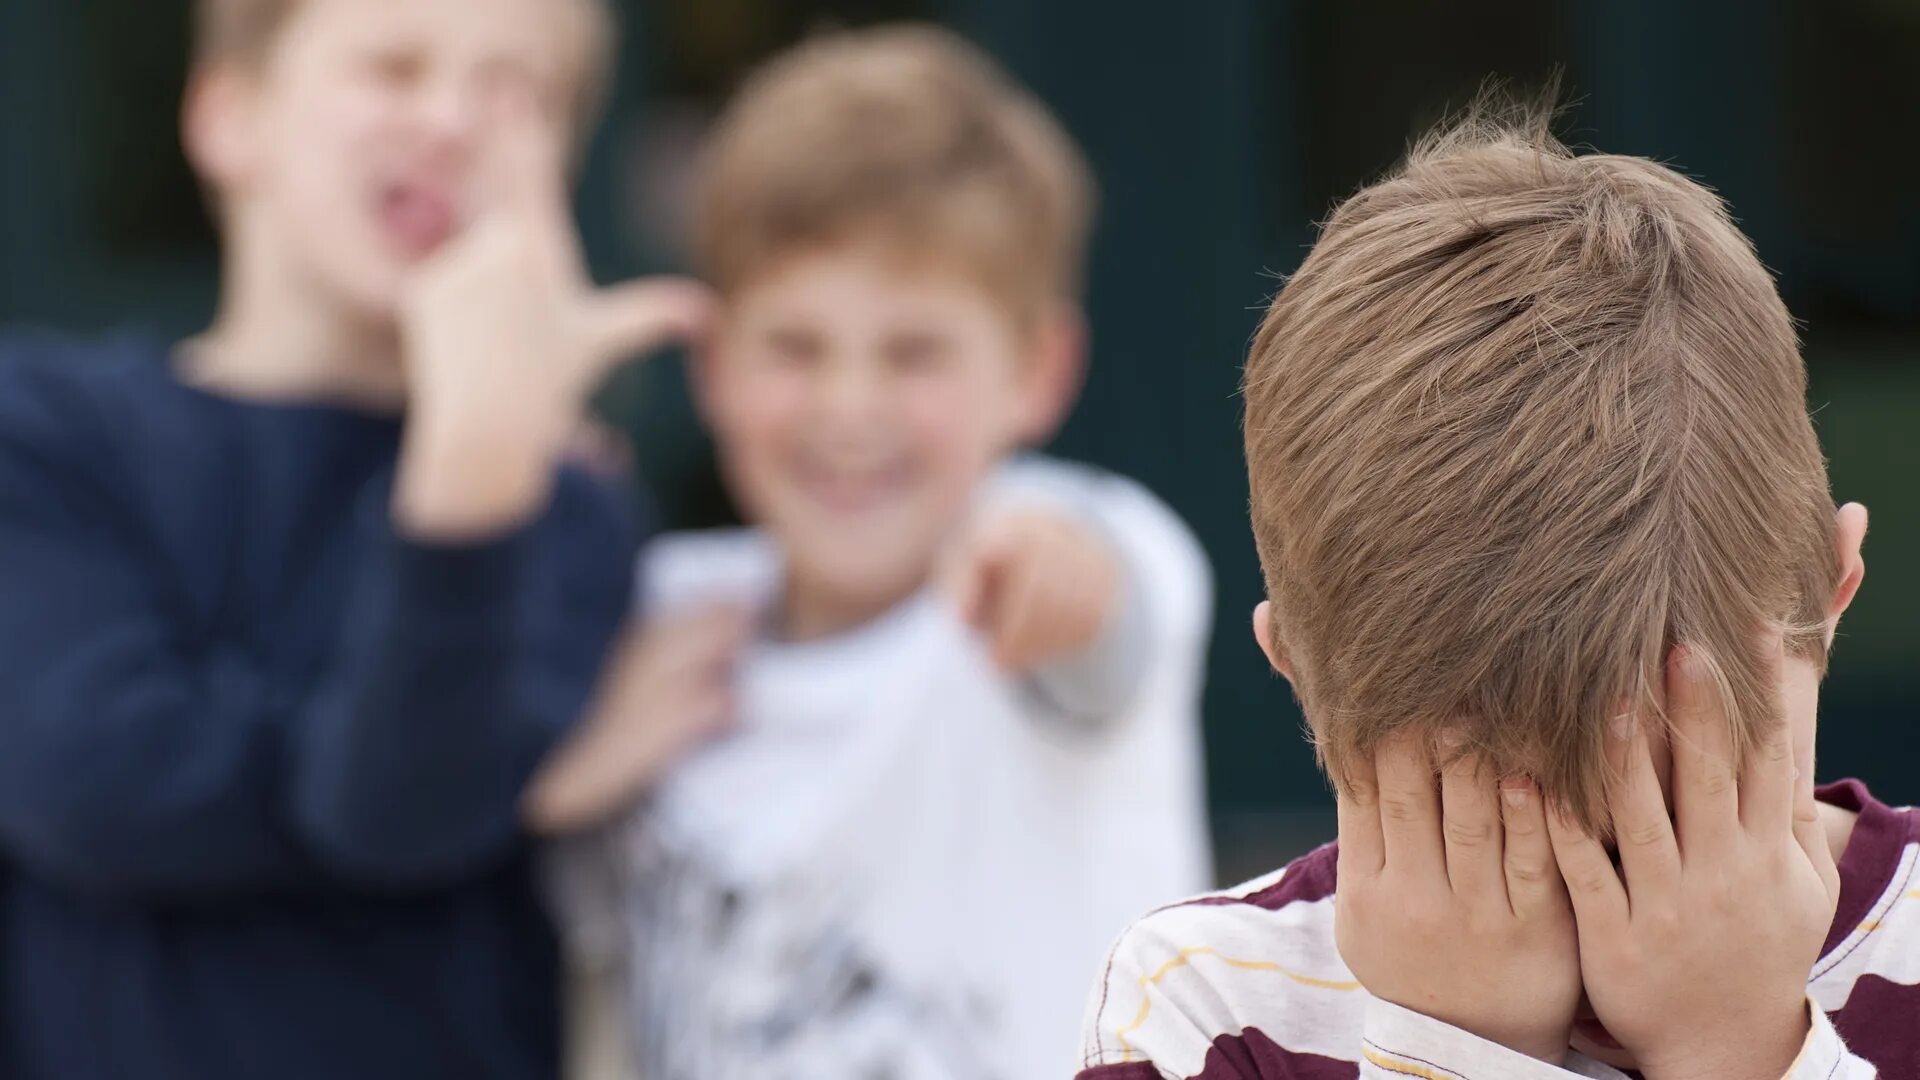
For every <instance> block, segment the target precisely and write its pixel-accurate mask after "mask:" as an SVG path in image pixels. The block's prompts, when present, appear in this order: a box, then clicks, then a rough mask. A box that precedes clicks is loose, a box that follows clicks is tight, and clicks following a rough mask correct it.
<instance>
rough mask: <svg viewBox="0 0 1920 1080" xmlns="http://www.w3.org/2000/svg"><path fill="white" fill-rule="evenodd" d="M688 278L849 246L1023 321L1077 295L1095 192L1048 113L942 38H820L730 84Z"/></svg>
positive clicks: (756, 269) (744, 276)
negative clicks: (964, 275)
mask: <svg viewBox="0 0 1920 1080" xmlns="http://www.w3.org/2000/svg"><path fill="white" fill-rule="evenodd" d="M702 172H703V176H702V181H703V182H702V185H701V196H700V200H699V204H698V206H697V208H696V210H695V215H694V245H695V256H696V262H697V263H698V264H699V269H700V270H701V272H702V273H703V274H705V275H706V276H707V277H708V278H709V279H710V280H712V281H713V282H714V283H715V284H716V285H717V286H718V287H719V288H720V289H721V290H722V291H723V292H726V291H730V290H733V289H736V288H738V287H739V286H741V285H742V284H744V283H746V282H748V281H749V280H750V279H752V278H753V276H754V275H756V274H758V273H762V272H764V271H766V270H767V269H769V268H770V267H771V266H772V265H774V264H775V263H776V262H778V261H779V260H780V259H782V258H784V257H787V256H790V255H794V254H797V253H802V252H806V251H809V250H814V249H818V248H821V247H824V246H828V245H832V244H837V243H842V242H847V241H876V242H878V243H880V244H882V245H885V246H886V247H887V248H889V249H891V251H890V254H892V255H895V256H899V257H903V258H905V259H908V260H917V261H922V262H927V261H932V262H937V263H938V264H940V265H941V266H942V267H943V268H948V267H950V268H958V269H962V270H965V271H967V272H968V273H970V274H972V275H973V276H974V277H975V278H976V280H978V281H979V282H980V283H981V284H983V285H985V286H987V287H988V288H989V289H990V290H991V291H992V292H993V293H994V294H995V295H996V296H997V297H998V298H1000V299H1001V300H1002V301H1004V302H1006V303H1008V304H1010V305H1012V306H1013V307H1014V308H1016V309H1017V310H1019V311H1020V312H1021V313H1023V314H1026V313H1032V312H1034V311H1036V310H1038V309H1040V308H1043V307H1045V306H1046V305H1048V304H1050V303H1053V302H1056V301H1061V300H1068V299H1071V298H1072V297H1073V296H1074V294H1075V293H1076V292H1077V290H1078V287H1079V275H1080V269H1081V266H1080V264H1081V261H1082V259H1083V257H1084V248H1085V245H1086V235H1087V229H1088V224H1089V219H1090V217H1091V211H1092V202H1093V183H1092V180H1091V178H1090V176H1089V173H1088V170H1087V167H1086V165H1085V163H1084V161H1083V160H1082V158H1081V156H1080V154H1079V152H1078V150H1077V149H1076V148H1075V147H1074V145H1073V143H1072V141H1071V140H1070V139H1069V138H1068V136H1067V135H1066V133H1065V132H1064V131H1063V130H1062V129H1061V128H1060V126H1059V124H1058V123H1057V122H1056V121H1055V120H1054V119H1053V117H1052V116H1051V115H1050V114H1049V113H1048V112H1047V110H1046V108H1045V107H1044V106H1043V105H1041V103H1040V102H1039V101H1038V100H1037V99H1036V98H1034V97H1033V96H1032V95H1031V94H1030V93H1028V92H1027V91H1025V90H1024V89H1022V88H1021V87H1020V86H1018V85H1017V84H1016V83H1014V82H1013V81H1012V80H1011V79H1010V78H1009V77H1008V76H1007V75H1006V74H1005V73H1003V72H1002V71H1001V70H999V69H998V68H997V67H996V66H995V65H994V64H993V63H992V61H990V60H989V59H988V58H987V57H986V56H985V55H984V54H983V53H981V52H980V51H979V50H978V49H976V48H974V47H973V46H971V45H969V44H968V43H967V42H965V41H964V40H962V39H961V38H959V37H957V36H955V35H953V34H951V33H948V32H946V31H943V30H940V29H937V28H934V27H930V26H921V25H895V26H887V27H880V28H875V29H868V30H858V31H842V32H834V33H829V34H824V35H821V36H819V37H816V38H813V39H811V40H808V41H806V42H803V43H802V44H800V45H799V46H797V47H795V48H794V49H792V50H790V51H789V52H787V53H786V54H784V55H782V56H780V57H778V58H776V59H775V60H773V61H772V62H771V63H769V64H768V65H767V66H766V67H765V68H763V69H762V70H761V71H759V72H758V73H757V74H756V75H754V76H753V77H752V78H751V79H750V80H749V81H748V82H747V84H746V85H745V86H744V87H743V88H742V90H741V92H740V94H739V95H738V97H737V98H736V99H735V100H734V102H733V104H732V105H731V106H730V107H729V108H728V109H727V111H726V113H725V115H724V116H723V117H722V118H721V120H720V122H719V124H718V126H717V128H716V130H715V132H714V136H713V139H712V141H711V143H710V144H709V147H708V150H707V154H706V157H705V160H704V167H703V170H702Z"/></svg>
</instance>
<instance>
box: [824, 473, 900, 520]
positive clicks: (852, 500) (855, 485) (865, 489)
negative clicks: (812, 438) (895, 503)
mask: <svg viewBox="0 0 1920 1080" xmlns="http://www.w3.org/2000/svg"><path fill="white" fill-rule="evenodd" d="M798 479H799V481H800V487H801V489H802V490H804V491H806V492H807V493H808V494H809V495H810V496H811V497H812V498H813V499H814V500H816V501H817V502H819V503H820V504H822V505H824V506H826V507H827V508H828V509H831V510H834V511H839V512H843V513H852V512H856V511H860V510H866V509H870V508H872V507H874V506H877V505H879V504H881V503H884V502H886V501H887V500H888V499H890V498H891V497H892V496H893V495H895V494H896V493H898V492H899V491H900V490H901V489H902V488H903V487H904V486H905V485H906V469H905V468H904V467H902V466H897V465H891V466H887V467H885V468H878V469H861V470H854V471H847V470H839V469H803V470H801V472H800V474H799V477H798Z"/></svg>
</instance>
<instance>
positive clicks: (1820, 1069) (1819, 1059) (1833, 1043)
mask: <svg viewBox="0 0 1920 1080" xmlns="http://www.w3.org/2000/svg"><path fill="white" fill-rule="evenodd" d="M1807 1008H1808V1009H1809V1010H1810V1011H1811V1012H1812V1013H1813V1025H1812V1027H1811V1029H1810V1030H1808V1032H1807V1041H1806V1042H1805V1043H1802V1044H1801V1046H1800V1056H1799V1057H1797V1058H1795V1059H1794V1061H1793V1068H1791V1069H1789V1070H1788V1071H1787V1075H1786V1076H1785V1077H1784V1080H1874V1078H1875V1077H1877V1076H1879V1075H1880V1071H1879V1070H1878V1069H1875V1068H1874V1067H1873V1063H1872V1062H1869V1061H1866V1060H1865V1059H1863V1058H1859V1057H1855V1056H1854V1055H1853V1054H1852V1053H1851V1052H1850V1051H1848V1050H1847V1045H1846V1043H1844V1042H1842V1041H1840V1033H1839V1032H1838V1031H1836V1030H1834V1027H1833V1021H1832V1020H1830V1019H1828V1018H1827V1014H1826V1013H1825V1012H1823V1011H1822V1010H1821V1008H1820V1006H1819V1005H1818V1004H1815V1003H1813V1002H1811V1001H1809V1002H1808V1003H1807Z"/></svg>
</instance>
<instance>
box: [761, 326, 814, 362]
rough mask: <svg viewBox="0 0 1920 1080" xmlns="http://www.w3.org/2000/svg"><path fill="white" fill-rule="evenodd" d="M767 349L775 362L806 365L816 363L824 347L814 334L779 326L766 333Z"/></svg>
mask: <svg viewBox="0 0 1920 1080" xmlns="http://www.w3.org/2000/svg"><path fill="white" fill-rule="evenodd" d="M767 351H768V352H769V353H771V354H772V356H773V359H774V360H775V361H776V362H777V363H781V364H786V365H791V366H807V365H811V364H814V363H817V362H818V361H819V359H820V356H821V354H822V353H823V352H824V351H825V349H824V347H823V346H822V344H821V342H820V338H819V337H818V336H816V335H814V334H810V333H807V332H806V331H805V330H795V329H789V328H781V329H776V330H772V331H770V332H769V333H768V334H767Z"/></svg>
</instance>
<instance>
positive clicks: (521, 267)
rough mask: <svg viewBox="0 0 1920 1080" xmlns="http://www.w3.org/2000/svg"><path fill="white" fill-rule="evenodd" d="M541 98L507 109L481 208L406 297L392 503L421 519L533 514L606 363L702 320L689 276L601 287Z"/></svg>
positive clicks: (409, 519) (702, 307)
mask: <svg viewBox="0 0 1920 1080" xmlns="http://www.w3.org/2000/svg"><path fill="white" fill-rule="evenodd" d="M532 110H533V106H532V105H530V104H529V103H527V102H524V101H513V102H510V103H509V104H508V105H506V106H505V107H503V109H502V115H501V117H500V118H499V123H500V131H499V133H498V136H497V137H496V138H495V140H494V141H493V143H492V144H491V157H490V159H489V160H488V161H486V162H484V163H483V169H482V176H483V179H484V181H485V184H484V186H485V188H486V192H487V194H486V202H487V207H486V210H485V211H484V212H483V213H482V214H481V216H480V217H479V218H478V220H476V221H475V222H474V223H473V224H472V225H471V226H469V227H468V228H467V229H466V230H465V231H464V232H463V233H462V234H461V235H460V236H458V237H457V238H456V239H454V240H453V241H452V242H450V243H449V244H448V245H447V247H446V248H445V249H444V250H442V251H441V252H439V253H437V254H436V255H435V256H434V257H433V259H432V260H431V261H429V262H428V263H427V264H426V265H424V266H423V267H421V268H420V270H419V271H418V273H417V276H416V277H415V278H414V280H413V281H412V282H410V283H409V287H408V291H407V295H406V297H405V298H404V302H403V304H402V317H401V318H402V332H403V334H404V337H405V342H404V344H405V350H406V364H407V379H408V385H409V398H410V400H409V409H408V412H409V422H408V433H407V450H406V454H405V456H404V459H403V467H402V469H401V476H400V489H399V491H398V493H397V499H398V502H397V505H398V507H399V509H400V513H401V516H402V518H403V520H404V522H405V523H406V524H408V525H410V526H413V527H414V531H416V532H424V533H428V534H438V535H454V536H459V535H462V534H477V533H484V532H486V531H491V530H497V529H499V528H501V527H503V526H506V525H510V524H512V523H514V522H515V521H516V520H517V519H521V518H524V517H526V516H529V515H530V514H531V513H532V512H534V511H535V510H537V508H538V506H539V503H540V500H541V499H542V498H543V497H544V495H545V491H546V486H547V483H548V482H549V479H550V476H551V472H552V468H553V465H554V462H555V461H556V460H557V459H558V457H559V456H560V454H561V453H562V452H563V451H564V448H565V443H566V440H567V437H568V435H569V433H571V432H572V431H573V430H574V428H575V425H576V424H577V423H578V421H579V418H580V415H581V413H582V410H583V409H584V406H585V402H586V399H587V397H588V395H590V394H591V393H592V392H593V390H594V389H595V387H596V386H597V385H598V384H599V383H600V381H601V380H602V379H603V378H604V377H605V376H606V375H607V373H608V372H609V371H610V370H611V368H612V367H613V366H614V365H615V364H616V363H617V362H619V361H620V360H622V359H624V358H626V357H628V356H632V355H634V354H636V353H640V352H644V351H647V350H650V349H653V348H657V347H659V346H661V345H665V344H667V343H669V342H671V341H674V340H677V339H682V338H687V337H691V336H694V335H697V334H698V333H700V332H701V330H702V329H703V328H704V326H705V325H706V323H707V321H708V319H709V313H710V309H711V302H710V300H709V297H708V293H707V291H706V290H705V289H704V288H703V287H701V286H700V285H698V284H696V283H694V282H692V281H688V280H681V279H669V278H654V279H647V280H641V281H635V282H630V283H628V284H626V285H622V286H619V287H616V288H612V289H604V290H601V289H595V288H594V287H593V285H592V283H591V281H590V280H589V279H588V277H587V273H586V269H585V266H584V264H583V261H582V258H581V255H580V250H579V240H578V237H577V236H576V235H575V232H574V226H573V219H572V216H571V213H570V211H569V209H568V201H567V189H566V170H565V157H564V153H565V152H564V148H563V146H562V145H561V144H560V142H559V141H558V139H557V137H556V135H555V134H554V133H553V132H552V131H551V130H550V128H549V126H547V125H543V124H542V123H541V122H539V121H538V120H537V119H535V117H534V116H533V111H532Z"/></svg>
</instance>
